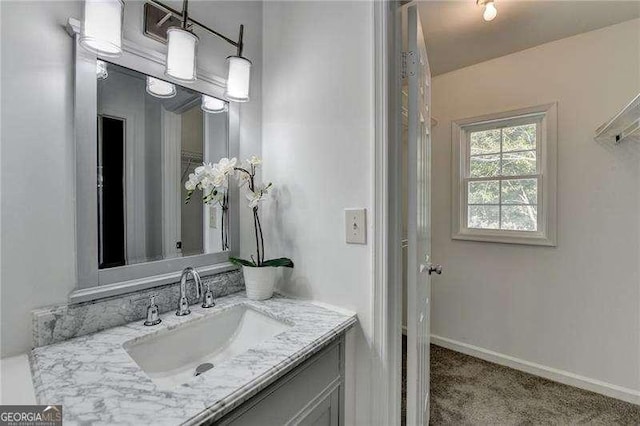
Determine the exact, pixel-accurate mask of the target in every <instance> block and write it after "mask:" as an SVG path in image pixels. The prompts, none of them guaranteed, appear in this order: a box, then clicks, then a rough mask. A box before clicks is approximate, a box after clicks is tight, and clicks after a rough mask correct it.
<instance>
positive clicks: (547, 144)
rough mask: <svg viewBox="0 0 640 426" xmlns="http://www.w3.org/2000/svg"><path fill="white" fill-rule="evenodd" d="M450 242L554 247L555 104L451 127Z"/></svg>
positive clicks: (468, 121) (459, 123)
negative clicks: (452, 174)
mask: <svg viewBox="0 0 640 426" xmlns="http://www.w3.org/2000/svg"><path fill="white" fill-rule="evenodd" d="M453 143H454V150H453V152H454V158H453V171H454V176H453V177H454V179H453V181H454V188H453V200H454V202H453V203H452V204H453V206H454V211H453V219H454V220H453V223H454V228H453V238H454V239H465V240H478V241H493V242H501V243H516V244H535V245H551V246H553V245H555V216H556V214H555V186H556V176H555V174H556V170H555V168H556V158H555V157H556V106H555V104H551V105H544V106H541V107H535V108H528V109H526V110H519V111H512V112H509V113H503V114H495V115H492V116H484V117H478V118H472V119H468V120H461V121H457V122H454V123H453Z"/></svg>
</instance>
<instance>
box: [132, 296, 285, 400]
mask: <svg viewBox="0 0 640 426" xmlns="http://www.w3.org/2000/svg"><path fill="white" fill-rule="evenodd" d="M290 327H291V326H290V325H288V324H286V323H284V322H281V321H278V320H276V319H273V318H271V317H268V316H266V315H264V314H262V313H260V312H258V311H256V310H254V309H252V308H250V307H247V306H244V305H239V306H235V307H233V308H230V309H227V310H225V311H222V312H220V313H219V314H216V315H213V316H211V317H208V318H202V319H197V320H194V321H193V322H190V323H186V324H184V325H182V326H178V327H176V328H175V329H173V330H165V331H161V332H159V333H157V334H153V335H151V336H149V337H147V338H142V339H141V340H138V341H136V342H132V343H130V342H127V343H125V344H124V348H125V350H126V351H127V352H128V353H129V356H131V358H133V360H134V361H135V362H136V363H137V364H138V365H139V366H140V368H142V370H143V371H144V372H145V373H146V374H147V375H148V376H149V377H150V378H151V380H153V382H154V383H155V384H156V385H157V386H158V388H160V389H163V390H170V389H173V388H175V387H176V386H178V385H181V384H183V383H187V382H188V381H190V380H192V379H193V378H194V377H195V376H196V370H197V371H198V372H199V374H206V372H207V371H211V370H212V369H215V368H216V366H217V365H218V364H220V363H221V362H222V361H224V360H226V359H229V358H231V357H234V356H236V355H239V354H241V353H243V352H246V351H247V350H249V349H251V348H252V347H255V346H257V345H259V344H260V343H262V342H264V341H265V340H267V339H269V338H271V337H273V336H276V335H278V334H280V333H282V332H283V331H285V330H287V329H289V328H290Z"/></svg>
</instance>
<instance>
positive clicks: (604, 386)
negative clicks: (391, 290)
mask: <svg viewBox="0 0 640 426" xmlns="http://www.w3.org/2000/svg"><path fill="white" fill-rule="evenodd" d="M431 343H433V344H434V345H437V346H442V347H443V348H447V349H451V350H453V351H456V352H461V353H463V354H466V355H471V356H473V357H476V358H480V359H483V360H485V361H489V362H493V363H495V364H499V365H504V366H506V367H510V368H513V369H515V370H520V371H524V372H526V373H529V374H533V375H536V376H540V377H544V378H545V379H549V380H553V381H554V382H559V383H563V384H565V385H569V386H575V387H577V388H580V389H585V390H588V391H592V392H596V393H599V394H602V395H605V396H610V397H612V398H616V399H620V400H622V401H625V402H630V403H632V404H637V405H640V391H638V390H633V389H628V388H624V387H622V386H617V385H614V384H611V383H606V382H603V381H600V380H596V379H591V378H589V377H584V376H580V375H577V374H574V373H570V372H568V371H563V370H558V369H555V368H551V367H547V366H544V365H540V364H536V363H533V362H529V361H525V360H523V359H519V358H515V357H512V356H509V355H504V354H501V353H498V352H494V351H491V350H488V349H484V348H480V347H478V346H473V345H470V344H468V343H463V342H458V341H456V340H452V339H448V338H446V337H441V336H436V335H434V334H432V335H431Z"/></svg>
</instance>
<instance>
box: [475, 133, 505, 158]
mask: <svg viewBox="0 0 640 426" xmlns="http://www.w3.org/2000/svg"><path fill="white" fill-rule="evenodd" d="M469 145H470V150H471V155H477V154H490V153H496V152H500V129H492V130H485V131H482V132H473V133H471V140H470V142H469Z"/></svg>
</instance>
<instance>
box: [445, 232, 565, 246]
mask: <svg viewBox="0 0 640 426" xmlns="http://www.w3.org/2000/svg"><path fill="white" fill-rule="evenodd" d="M507 232H508V231H507ZM507 232H504V231H502V232H500V231H499V232H495V231H479V230H478V231H476V230H474V231H472V230H466V231H461V232H454V233H453V234H452V235H451V238H452V239H454V240H463V241H480V242H485V243H500V244H520V245H528V246H546V247H555V246H556V245H557V244H556V241H555V238H550V237H549V236H548V235H544V234H543V233H523V232H518V231H514V232H508V233H507Z"/></svg>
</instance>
